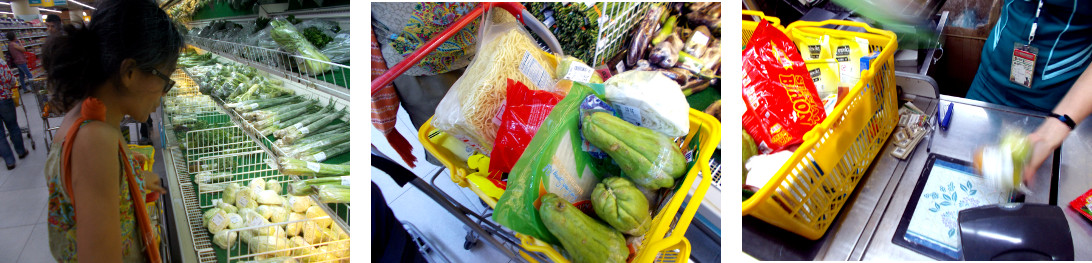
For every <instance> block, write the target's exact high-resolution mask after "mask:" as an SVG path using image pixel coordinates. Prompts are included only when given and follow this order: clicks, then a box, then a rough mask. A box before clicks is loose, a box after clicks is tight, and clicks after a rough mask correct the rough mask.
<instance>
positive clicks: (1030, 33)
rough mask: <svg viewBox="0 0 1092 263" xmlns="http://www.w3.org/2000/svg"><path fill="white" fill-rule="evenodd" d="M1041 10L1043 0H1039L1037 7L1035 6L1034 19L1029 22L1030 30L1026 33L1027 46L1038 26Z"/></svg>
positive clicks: (1033, 37)
mask: <svg viewBox="0 0 1092 263" xmlns="http://www.w3.org/2000/svg"><path fill="white" fill-rule="evenodd" d="M1041 11H1043V0H1039V7H1037V8H1035V20H1032V22H1031V32H1029V33H1028V46H1030V45H1031V41H1032V40H1034V39H1035V30H1036V29H1038V28H1039V12H1041Z"/></svg>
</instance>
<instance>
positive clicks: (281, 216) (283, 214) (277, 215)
mask: <svg viewBox="0 0 1092 263" xmlns="http://www.w3.org/2000/svg"><path fill="white" fill-rule="evenodd" d="M269 210H271V212H272V213H273V215H272V216H270V218H269V222H272V223H284V222H286V221H288V209H285V208H284V207H280V206H271V207H269Z"/></svg>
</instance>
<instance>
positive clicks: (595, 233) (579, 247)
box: [538, 193, 629, 263]
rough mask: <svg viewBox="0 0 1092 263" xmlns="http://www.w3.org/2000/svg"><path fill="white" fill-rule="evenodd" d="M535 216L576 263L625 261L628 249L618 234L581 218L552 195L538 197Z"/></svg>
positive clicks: (566, 203) (581, 215) (588, 219)
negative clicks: (540, 202) (540, 218)
mask: <svg viewBox="0 0 1092 263" xmlns="http://www.w3.org/2000/svg"><path fill="white" fill-rule="evenodd" d="M538 211H539V216H541V217H542V222H543V224H545V225H546V229H547V230H549V231H550V233H552V234H554V236H557V239H558V240H560V241H561V247H563V248H565V251H567V252H569V256H570V257H571V259H572V260H573V262H576V263H583V262H589V263H592V262H594V263H603V262H625V261H626V258H627V257H629V248H628V247H626V239H625V237H624V236H622V233H621V232H618V230H614V229H613V228H611V227H610V226H608V225H606V224H603V223H602V222H599V221H598V220H595V219H593V218H591V217H590V216H588V215H585V214H584V212H581V211H580V210H579V209H576V207H575V206H573V205H572V204H569V201H565V199H562V198H561V197H559V196H557V195H556V194H553V193H549V194H546V195H544V196H542V206H540V207H539V208H538Z"/></svg>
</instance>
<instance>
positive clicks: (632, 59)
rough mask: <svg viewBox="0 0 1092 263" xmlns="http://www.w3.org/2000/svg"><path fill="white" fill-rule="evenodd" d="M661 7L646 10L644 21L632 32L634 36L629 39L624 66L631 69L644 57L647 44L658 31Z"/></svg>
mask: <svg viewBox="0 0 1092 263" xmlns="http://www.w3.org/2000/svg"><path fill="white" fill-rule="evenodd" d="M662 12H663V8H662V7H653V8H651V9H649V10H648V14H646V15H645V18H644V20H642V21H641V23H640V24H639V25H638V27H637V29H636V30H634V33H636V35H634V36H633V37H632V38H631V41H630V45H629V48H628V53H627V54H626V66H627V67H633V66H634V65H636V64H637V61H638V60H641V59H642V58H644V57H645V51H647V49H648V44H649V42H651V41H652V38H653V37H655V36H654V34H655V33H656V31H657V30H659V28H658V27H659V19H660V14H662Z"/></svg>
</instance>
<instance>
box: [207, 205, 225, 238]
mask: <svg viewBox="0 0 1092 263" xmlns="http://www.w3.org/2000/svg"><path fill="white" fill-rule="evenodd" d="M213 209H216V212H215V213H214V214H212V216H211V217H209V219H208V223H207V225H206V226H207V227H208V228H209V232H213V233H216V232H220V231H222V230H224V229H227V228H228V225H229V224H230V223H231V222H230V219H228V214H227V213H225V212H224V210H222V209H219V208H213ZM210 211H211V210H210Z"/></svg>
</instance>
